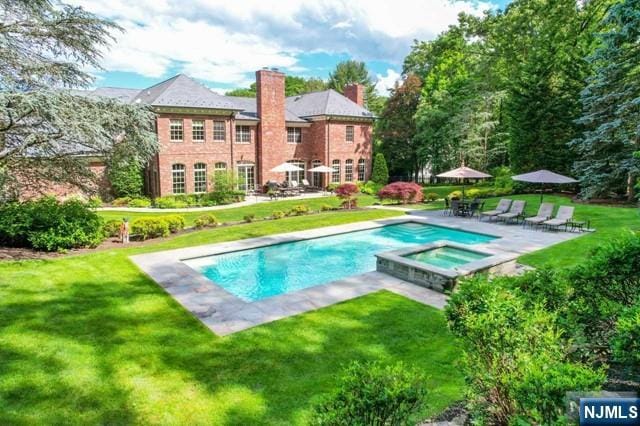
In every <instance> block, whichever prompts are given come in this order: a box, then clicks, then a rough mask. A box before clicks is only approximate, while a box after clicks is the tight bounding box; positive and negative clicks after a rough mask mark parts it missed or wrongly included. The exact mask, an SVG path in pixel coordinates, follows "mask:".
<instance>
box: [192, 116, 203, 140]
mask: <svg viewBox="0 0 640 426" xmlns="http://www.w3.org/2000/svg"><path fill="white" fill-rule="evenodd" d="M191 139H192V140H193V141H194V142H204V120H192V121H191Z"/></svg>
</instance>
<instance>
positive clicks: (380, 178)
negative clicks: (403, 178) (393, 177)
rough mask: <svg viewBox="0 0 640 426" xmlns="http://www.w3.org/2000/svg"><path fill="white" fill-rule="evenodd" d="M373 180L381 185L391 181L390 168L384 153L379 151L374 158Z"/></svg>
mask: <svg viewBox="0 0 640 426" xmlns="http://www.w3.org/2000/svg"><path fill="white" fill-rule="evenodd" d="M371 180H372V181H373V182H375V183H379V184H380V185H386V184H387V182H389V169H388V168H387V161H386V160H385V159H384V154H383V153H381V152H379V153H377V154H376V156H375V157H374V159H373V170H372V171H371Z"/></svg>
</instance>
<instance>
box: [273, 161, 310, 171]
mask: <svg viewBox="0 0 640 426" xmlns="http://www.w3.org/2000/svg"><path fill="white" fill-rule="evenodd" d="M300 170H304V169H303V168H302V167H298V166H296V165H295V164H291V163H282V164H280V165H277V166H275V167H274V168H273V169H271V171H272V172H276V173H284V172H299V171H300Z"/></svg>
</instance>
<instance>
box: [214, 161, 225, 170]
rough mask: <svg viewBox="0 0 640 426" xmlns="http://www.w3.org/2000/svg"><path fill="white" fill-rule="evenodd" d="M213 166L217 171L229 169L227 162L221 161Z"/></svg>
mask: <svg viewBox="0 0 640 426" xmlns="http://www.w3.org/2000/svg"><path fill="white" fill-rule="evenodd" d="M213 168H214V170H215V171H216V172H222V171H225V170H227V163H225V162H222V161H220V162H218V163H216V164H214V166H213Z"/></svg>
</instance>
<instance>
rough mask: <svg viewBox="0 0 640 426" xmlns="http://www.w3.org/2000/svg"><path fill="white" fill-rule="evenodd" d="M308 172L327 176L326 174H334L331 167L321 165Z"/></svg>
mask: <svg viewBox="0 0 640 426" xmlns="http://www.w3.org/2000/svg"><path fill="white" fill-rule="evenodd" d="M309 171H310V172H313V173H324V174H328V173H333V172H334V170H333V168H332V167H329V166H323V165H320V166H316V167H314V168H312V169H309ZM322 192H323V193H324V188H323V190H322Z"/></svg>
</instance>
